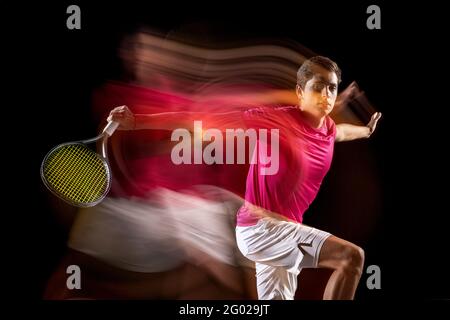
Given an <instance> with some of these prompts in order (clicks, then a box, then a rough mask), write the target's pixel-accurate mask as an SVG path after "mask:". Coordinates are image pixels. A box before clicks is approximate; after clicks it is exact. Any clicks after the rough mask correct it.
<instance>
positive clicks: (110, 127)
mask: <svg viewBox="0 0 450 320" xmlns="http://www.w3.org/2000/svg"><path fill="white" fill-rule="evenodd" d="M118 126H119V123H118V122H116V121H109V122H108V124H107V125H106V127H105V129H103V133H106V134H107V135H108V136H109V137H110V136H112V134H113V133H114V131H116V129H117V127H118Z"/></svg>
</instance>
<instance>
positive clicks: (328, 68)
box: [236, 56, 381, 299]
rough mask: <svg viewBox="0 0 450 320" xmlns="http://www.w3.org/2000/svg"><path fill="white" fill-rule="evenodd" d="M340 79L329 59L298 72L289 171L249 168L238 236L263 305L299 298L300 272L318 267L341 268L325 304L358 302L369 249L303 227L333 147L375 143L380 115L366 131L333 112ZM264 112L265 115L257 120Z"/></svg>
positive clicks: (284, 158)
mask: <svg viewBox="0 0 450 320" xmlns="http://www.w3.org/2000/svg"><path fill="white" fill-rule="evenodd" d="M340 77H341V71H340V69H339V68H338V66H337V65H336V63H334V62H333V61H331V60H330V59H328V58H325V57H321V56H317V57H313V58H311V59H310V60H307V61H305V62H304V63H303V65H302V66H301V67H300V69H299V70H298V73H297V86H296V93H297V97H298V107H297V106H296V107H285V108H282V109H280V112H282V113H285V116H286V119H294V125H293V126H292V128H289V130H286V129H285V130H284V134H285V135H289V137H290V138H289V139H290V140H293V141H294V143H293V144H294V145H296V147H295V150H290V154H289V155H288V152H287V150H286V147H284V148H283V147H282V146H280V166H281V164H289V167H288V168H284V170H283V168H281V167H280V171H279V173H278V174H277V175H274V176H269V175H259V174H258V172H259V170H258V166H259V164H258V163H257V164H254V165H251V167H250V171H249V175H248V178H247V191H246V204H245V205H244V206H243V207H242V208H241V209H240V211H239V212H238V220H237V221H238V223H237V227H236V235H237V239H238V246H239V248H240V250H241V252H242V253H243V254H244V255H245V256H246V257H247V258H249V259H251V260H253V261H255V263H256V276H257V289H258V297H259V299H293V298H294V295H295V291H296V288H297V275H298V274H299V272H300V271H301V269H302V268H317V267H318V268H331V269H333V270H334V271H333V273H332V275H331V277H330V279H329V281H328V284H327V286H326V289H325V293H324V299H352V298H353V297H354V294H355V291H356V288H357V285H358V282H359V279H360V276H361V273H362V268H363V263H364V252H363V250H362V249H361V248H360V247H358V246H356V245H354V244H353V243H350V242H348V241H345V240H343V239H340V238H338V237H335V236H332V235H330V234H329V233H327V232H324V231H321V230H317V229H314V228H311V227H308V226H305V225H303V224H302V223H301V222H302V217H303V213H304V212H305V210H306V209H307V208H308V206H309V205H310V203H311V202H312V201H313V199H314V198H315V196H316V195H317V192H318V190H319V187H320V184H321V182H322V180H323V178H324V176H325V174H326V173H327V171H328V169H329V167H330V164H331V159H332V155H333V144H334V142H335V141H349V140H354V139H360V138H368V137H369V136H370V135H371V134H372V133H373V131H374V130H375V128H376V124H377V121H378V120H379V118H380V116H381V114H380V113H375V114H374V115H373V116H372V119H371V121H370V122H369V124H368V125H367V126H354V125H350V124H339V125H335V124H334V122H333V120H332V119H331V118H330V117H329V114H330V112H331V111H332V110H333V106H334V104H335V101H336V97H337V88H338V84H339V82H340ZM261 113H262V114H264V111H262V112H260V114H259V115H258V116H261ZM252 116H253V115H250V117H252ZM286 131H287V132H286ZM280 135H281V133H280ZM291 144H292V143H291ZM289 158H290V159H289ZM292 159H294V160H292ZM261 208H262V210H261ZM266 210H268V211H270V212H274V213H277V215H276V216H274V215H273V214H267V212H265V211H266ZM258 211H259V212H261V211H263V213H262V215H261V214H259V215H258V214H256V213H257V212H258Z"/></svg>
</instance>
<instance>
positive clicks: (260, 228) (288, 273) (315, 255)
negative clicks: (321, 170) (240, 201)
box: [236, 217, 331, 300]
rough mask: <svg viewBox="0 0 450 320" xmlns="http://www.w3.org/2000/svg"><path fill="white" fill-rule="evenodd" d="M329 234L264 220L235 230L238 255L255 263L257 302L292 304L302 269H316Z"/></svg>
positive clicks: (298, 225) (271, 219)
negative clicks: (268, 301)
mask: <svg viewBox="0 0 450 320" xmlns="http://www.w3.org/2000/svg"><path fill="white" fill-rule="evenodd" d="M330 235H331V234H330V233H328V232H325V231H321V230H318V229H315V228H311V227H308V226H305V225H303V224H300V223H294V222H287V221H281V220H277V219H274V218H270V217H266V218H262V219H260V220H259V221H258V223H257V224H256V225H253V226H245V227H241V226H237V227H236V239H237V244H238V247H239V249H240V250H241V252H242V254H243V255H244V256H245V257H246V258H248V259H250V260H252V261H254V262H255V267H256V279H257V289H258V298H259V299H261V300H274V299H277V300H278V299H282V300H293V299H294V296H295V291H296V290H297V276H298V274H299V273H300V271H301V270H302V268H317V264H318V260H319V255H320V249H321V248H322V245H323V243H324V242H325V240H326V239H327V238H328V237H329V236H330Z"/></svg>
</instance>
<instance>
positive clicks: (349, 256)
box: [341, 245, 364, 275]
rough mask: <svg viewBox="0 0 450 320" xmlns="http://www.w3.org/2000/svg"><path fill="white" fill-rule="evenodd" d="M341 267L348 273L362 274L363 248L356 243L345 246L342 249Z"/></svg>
mask: <svg viewBox="0 0 450 320" xmlns="http://www.w3.org/2000/svg"><path fill="white" fill-rule="evenodd" d="M341 267H342V269H343V270H344V271H346V272H349V273H356V274H358V275H361V274H362V271H363V267H364V250H363V249H362V248H361V247H358V246H356V245H349V246H346V247H345V248H344V250H343V259H342V266H341Z"/></svg>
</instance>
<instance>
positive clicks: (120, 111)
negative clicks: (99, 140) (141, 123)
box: [107, 105, 132, 121]
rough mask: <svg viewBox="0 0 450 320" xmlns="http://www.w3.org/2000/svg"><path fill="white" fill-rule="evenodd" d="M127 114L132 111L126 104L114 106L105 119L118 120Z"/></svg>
mask: <svg viewBox="0 0 450 320" xmlns="http://www.w3.org/2000/svg"><path fill="white" fill-rule="evenodd" d="M129 114H132V113H131V111H130V109H129V108H128V107H127V106H126V105H123V106H119V107H115V108H114V109H112V110H111V112H110V113H109V116H108V118H107V120H108V121H119V120H121V119H124V118H125V117H126V116H127V115H129Z"/></svg>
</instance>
